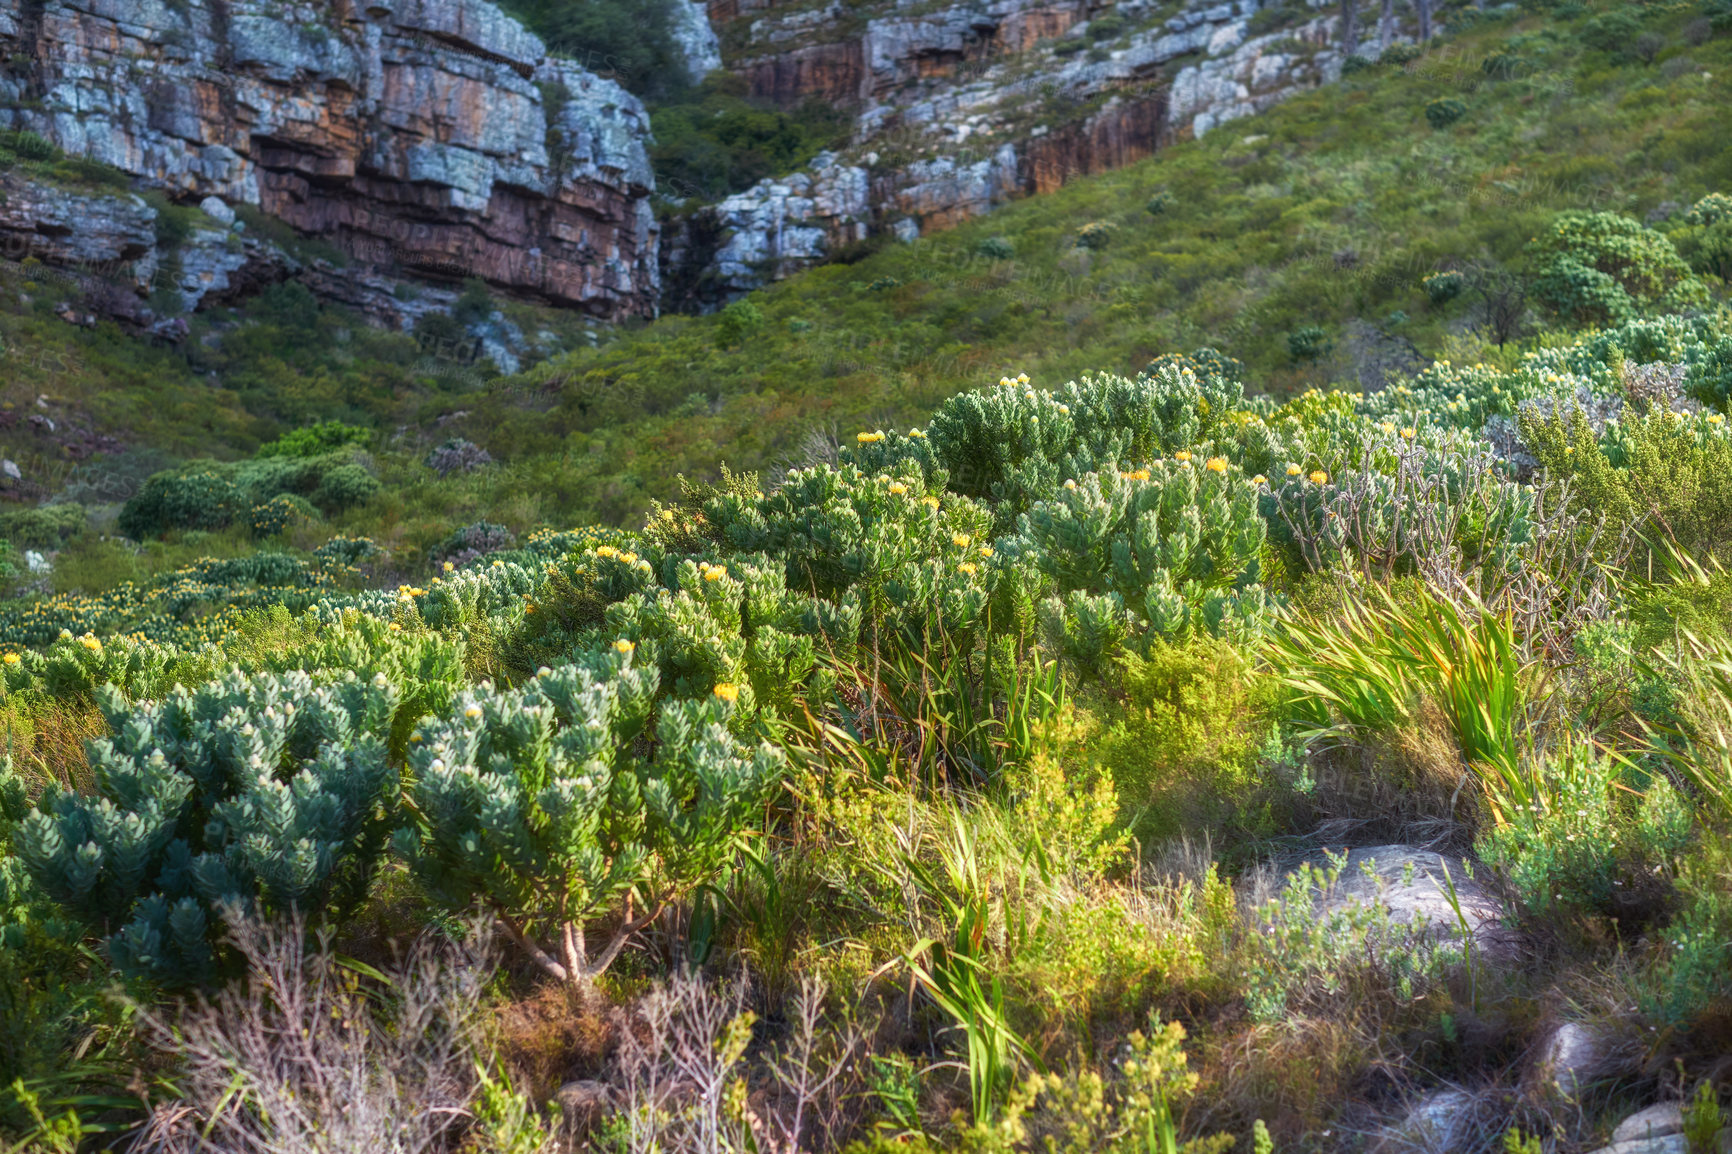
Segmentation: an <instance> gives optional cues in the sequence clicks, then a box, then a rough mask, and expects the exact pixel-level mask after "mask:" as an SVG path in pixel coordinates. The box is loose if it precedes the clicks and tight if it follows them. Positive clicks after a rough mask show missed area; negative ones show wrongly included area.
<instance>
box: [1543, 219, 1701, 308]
mask: <svg viewBox="0 0 1732 1154" xmlns="http://www.w3.org/2000/svg"><path fill="white" fill-rule="evenodd" d="M1527 254H1528V259H1529V261H1530V262H1531V263H1532V265H1533V269H1534V274H1535V275H1534V285H1533V287H1534V295H1535V296H1536V297H1537V298H1539V300H1540V302H1541V303H1542V304H1544V305H1546V306H1547V307H1548V308H1550V309H1552V310H1553V311H1554V312H1556V313H1558V314H1559V315H1560V316H1562V317H1564V318H1565V319H1566V320H1568V321H1571V322H1573V323H1576V324H1582V325H1587V324H1601V325H1611V324H1622V323H1624V322H1626V321H1629V320H1632V319H1634V318H1635V317H1636V316H1638V315H1639V314H1641V313H1643V312H1648V311H1653V310H1664V311H1669V312H1676V311H1679V310H1681V309H1683V308H1686V307H1689V306H1691V305H1696V304H1700V303H1702V302H1703V301H1704V300H1706V292H1705V290H1704V289H1703V287H1702V284H1701V282H1700V281H1698V280H1696V278H1695V277H1693V276H1691V275H1690V268H1689V266H1688V265H1686V264H1685V263H1684V261H1683V259H1682V258H1681V257H1679V255H1678V252H1677V250H1676V249H1674V248H1673V247H1672V244H1671V242H1670V241H1668V240H1667V239H1666V238H1665V237H1664V236H1662V235H1660V234H1659V233H1657V232H1655V231H1654V230H1652V229H1650V228H1645V227H1643V226H1642V225H1641V224H1638V223H1637V222H1635V221H1633V220H1630V219H1629V218H1628V217H1624V216H1619V215H1618V214H1617V213H1611V212H1566V213H1560V214H1559V215H1558V216H1557V218H1556V219H1555V220H1553V222H1552V224H1551V226H1550V227H1549V228H1547V229H1546V230H1545V231H1544V232H1542V233H1541V234H1540V235H1539V236H1537V237H1535V238H1534V239H1533V240H1531V241H1529V242H1528V245H1527Z"/></svg>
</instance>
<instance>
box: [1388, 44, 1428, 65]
mask: <svg viewBox="0 0 1732 1154" xmlns="http://www.w3.org/2000/svg"><path fill="white" fill-rule="evenodd" d="M1424 55H1425V49H1423V48H1421V47H1420V46H1419V45H1417V44H1413V43H1409V42H1405V41H1403V42H1401V43H1398V44H1391V45H1390V46H1389V47H1388V48H1385V49H1384V50H1383V51H1382V52H1379V53H1378V54H1377V62H1378V63H1379V64H1411V63H1413V62H1414V61H1415V60H1418V59H1419V58H1420V57H1421V56H1424Z"/></svg>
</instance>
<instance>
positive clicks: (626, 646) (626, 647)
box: [613, 637, 637, 653]
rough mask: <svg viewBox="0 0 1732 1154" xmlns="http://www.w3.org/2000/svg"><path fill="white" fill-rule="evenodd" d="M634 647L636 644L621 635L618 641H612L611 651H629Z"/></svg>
mask: <svg viewBox="0 0 1732 1154" xmlns="http://www.w3.org/2000/svg"><path fill="white" fill-rule="evenodd" d="M636 648H637V646H636V645H634V644H633V643H632V642H630V641H627V640H626V639H625V638H623V637H622V638H620V639H619V640H618V641H615V642H614V643H613V651H614V652H615V653H630V652H631V651H632V650H634V649H636Z"/></svg>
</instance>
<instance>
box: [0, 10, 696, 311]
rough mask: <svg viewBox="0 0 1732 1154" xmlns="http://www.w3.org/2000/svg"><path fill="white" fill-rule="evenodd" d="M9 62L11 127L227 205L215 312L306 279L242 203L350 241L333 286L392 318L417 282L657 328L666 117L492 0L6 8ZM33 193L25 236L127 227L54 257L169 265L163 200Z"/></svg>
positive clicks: (53, 251) (151, 267)
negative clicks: (660, 145) (631, 318)
mask: <svg viewBox="0 0 1732 1154" xmlns="http://www.w3.org/2000/svg"><path fill="white" fill-rule="evenodd" d="M694 35H695V33H694ZM697 39H699V40H701V37H697ZM701 48H702V45H701V44H699V45H697V49H701ZM0 52H3V53H4V54H5V55H6V56H7V57H8V59H9V61H10V65H9V67H8V68H7V69H5V70H4V71H0V126H3V127H6V128H9V129H12V130H15V131H30V132H35V133H37V134H39V135H41V136H43V137H46V138H47V139H48V140H50V141H52V142H53V143H54V144H56V145H58V146H59V147H60V148H61V149H63V150H64V151H65V152H67V153H69V154H71V155H73V156H76V157H86V158H89V159H92V160H98V161H102V162H105V163H107V164H110V165H113V166H115V167H116V168H118V169H120V170H121V171H123V172H125V173H127V174H129V175H130V176H132V177H134V178H135V180H136V183H137V184H138V185H139V186H140V187H142V188H155V189H161V190H164V191H165V192H166V193H168V194H169V195H170V196H171V197H173V198H174V199H176V200H179V201H183V202H194V203H196V202H200V201H206V203H210V204H212V205H213V207H214V210H215V215H214V216H213V217H212V219H213V220H215V221H216V222H217V225H216V227H214V228H212V229H207V230H200V234H199V235H195V236H194V237H191V238H186V239H187V240H190V241H191V244H190V246H188V245H186V243H185V241H183V242H182V247H183V249H184V250H185V251H183V252H182V253H179V254H177V264H178V265H179V267H180V272H179V274H178V275H179V276H180V278H181V280H182V281H183V282H185V283H182V284H179V285H177V287H180V288H181V289H182V290H183V293H185V294H186V295H188V296H190V297H191V298H192V303H193V304H197V303H199V302H200V301H202V300H204V299H205V294H204V292H203V291H202V290H201V286H203V287H204V288H210V289H219V290H220V287H221V286H219V284H218V282H219V281H220V282H223V283H224V284H227V283H232V281H233V279H234V278H236V277H240V278H243V279H244V278H245V277H247V276H279V277H280V276H282V275H289V274H290V273H294V272H298V271H299V270H298V266H295V265H294V262H289V261H287V258H282V257H281V254H277V256H275V257H272V256H270V255H269V254H268V253H267V252H265V248H266V247H268V246H262V245H260V244H259V243H258V242H256V241H254V240H251V239H250V238H237V239H230V236H229V235H228V232H229V230H228V229H227V228H226V226H225V223H224V219H223V218H224V212H223V209H224V206H225V205H236V204H245V205H253V206H256V207H258V208H259V209H260V210H262V211H263V212H265V213H268V214H270V215H272V216H275V217H278V218H280V219H281V220H283V221H286V222H288V223H289V224H290V225H292V226H293V227H294V228H295V229H296V230H297V231H299V232H300V233H302V234H303V235H306V236H311V237H317V238H322V239H324V240H326V241H328V242H330V243H331V244H332V245H334V246H335V247H336V248H337V249H338V250H339V251H340V252H342V253H343V254H344V255H345V256H346V257H347V261H346V263H345V264H344V265H342V266H339V267H327V268H325V269H324V270H323V271H322V273H321V276H322V277H323V280H322V281H321V282H320V283H321V284H322V285H323V287H324V288H325V289H326V290H327V291H330V292H335V293H337V294H338V295H344V294H347V295H348V296H349V297H351V298H352V299H351V300H350V302H349V303H354V304H358V305H360V306H362V307H365V308H368V309H369V311H372V312H374V313H375V315H379V316H381V318H383V319H389V318H390V314H391V313H392V312H393V308H392V306H391V305H390V303H389V300H390V297H391V295H392V294H391V293H390V291H389V287H390V285H391V283H392V280H393V278H395V277H397V276H400V275H411V276H414V277H417V278H420V279H424V280H430V281H434V282H439V281H446V282H456V281H458V280H461V279H462V278H464V277H467V276H479V277H481V278H483V279H485V280H486V281H488V282H489V283H490V284H491V285H493V286H495V287H497V288H499V289H501V290H504V291H506V292H509V293H513V294H516V295H520V296H525V297H531V298H538V299H541V300H545V301H548V302H551V303H555V304H560V305H568V306H575V307H578V308H582V309H584V310H586V311H587V312H589V313H591V314H593V315H596V316H599V317H606V318H618V317H622V316H626V315H631V314H638V315H650V314H653V313H654V312H655V309H656V303H657V299H658V295H659V285H658V262H657V251H658V229H657V224H656V220H655V217H654V214H653V213H652V212H651V210H650V205H649V200H648V198H649V194H650V192H651V190H652V188H653V185H654V179H653V176H652V174H651V172H650V167H649V163H648V160H647V157H646V154H645V150H644V142H645V140H646V138H647V136H648V118H647V115H646V114H645V111H644V109H643V107H642V105H641V104H640V103H639V102H638V100H637V99H636V98H635V97H633V96H631V95H630V94H629V93H627V92H625V91H624V90H622V89H621V88H620V87H619V86H618V85H616V84H614V83H613V82H612V81H608V80H603V79H601V78H599V77H597V76H595V75H593V74H591V73H589V72H586V71H584V70H583V69H582V68H579V67H577V66H576V65H574V64H572V63H570V62H568V61H563V60H558V59H553V58H550V57H548V55H547V53H546V50H545V48H544V47H543V45H542V43H541V41H540V40H538V39H537V38H536V37H535V36H533V35H531V34H530V33H529V32H527V31H526V30H525V29H524V28H523V27H522V26H521V25H520V24H518V23H517V22H516V21H515V20H512V19H510V18H509V17H507V16H505V15H504V14H503V13H501V12H500V11H499V9H497V8H495V7H494V6H493V5H492V4H490V3H487V2H485V0H0ZM13 192H14V195H12V196H9V206H8V208H7V210H6V212H5V214H4V215H3V217H0V232H7V233H8V234H9V235H34V236H36V237H39V238H44V239H45V240H47V239H52V236H53V234H54V233H55V232H56V230H57V228H59V227H60V226H58V225H56V224H55V223H54V221H53V214H54V213H56V212H59V213H62V214H64V213H66V212H68V211H75V212H77V213H83V212H85V211H87V210H88V211H99V213H101V214H105V215H102V219H104V220H107V219H112V220H113V221H114V222H115V224H114V227H113V228H94V229H83V226H82V225H75V226H74V230H73V231H74V232H77V231H80V230H81V229H83V231H86V232H89V233H90V235H89V236H87V237H85V238H83V239H82V240H78V241H77V242H76V243H74V242H70V241H69V242H63V243H59V244H58V245H56V244H53V243H39V242H34V241H33V242H31V244H32V247H33V249H35V250H39V251H40V252H42V253H43V254H45V256H44V259H49V260H51V261H52V260H55V259H59V260H62V261H79V260H85V259H96V260H99V261H101V260H111V259H115V258H118V257H120V256H122V255H123V254H126V253H133V254H134V257H133V259H135V260H138V261H143V262H144V263H143V264H140V265H138V266H137V267H136V269H135V270H134V273H133V275H134V276H135V277H136V275H137V274H138V273H143V274H145V275H147V276H148V275H151V274H153V273H154V272H155V264H156V262H158V260H159V256H160V254H158V253H157V252H156V250H155V248H154V246H153V247H152V249H151V251H150V252H148V253H144V254H137V253H136V252H135V250H136V249H137V247H138V245H139V244H140V243H141V241H140V239H139V238H140V237H141V236H142V235H143V234H144V233H148V232H150V231H151V230H150V228H149V224H150V220H151V219H152V218H154V216H155V214H154V213H153V212H152V211H151V210H149V209H148V207H147V206H144V205H142V204H141V203H139V202H137V201H136V200H129V199H128V198H125V197H109V198H106V199H104V198H103V197H100V196H98V197H95V198H94V199H92V198H90V197H86V198H85V199H84V201H79V200H78V199H77V197H78V196H79V195H81V194H76V193H69V192H55V191H52V190H40V189H39V190H37V191H36V192H34V193H32V194H30V195H23V193H22V190H21V189H15V190H13ZM69 197H70V198H72V199H70V200H69V199H68V198H69ZM211 197H215V198H216V200H215V201H209V200H207V198H211ZM86 202H88V203H86ZM110 202H112V203H110ZM78 204H84V205H85V207H84V208H77V207H76V206H77V205H78ZM32 205H34V206H36V208H37V211H36V213H35V215H34V217H33V216H32V211H31V208H30V206H32ZM91 206H95V207H94V209H92V208H91ZM141 214H142V215H141ZM135 218H137V219H135ZM140 219H142V220H143V222H144V223H143V224H140V223H139V220H140ZM141 229H142V230H143V231H142V232H141ZM205 232H208V233H210V236H208V237H206V236H204V235H203V233H205ZM105 236H106V237H108V238H109V239H107V240H104V239H102V238H103V237H105ZM80 244H82V245H83V247H84V248H85V249H88V250H90V251H89V252H86V253H84V254H83V255H80V254H79V252H78V245H80ZM200 254H205V255H203V256H201V255H200ZM189 257H191V259H190V261H189V259H188V258H189ZM189 263H190V265H191V266H192V271H191V272H190V273H188V271H187V267H188V265H189ZM291 266H293V267H291ZM249 268H251V269H252V272H251V273H249V272H248V271H247V270H248V269H249ZM189 276H190V277H191V280H190V281H188V280H187V278H188V277H189ZM219 295H220V291H219Z"/></svg>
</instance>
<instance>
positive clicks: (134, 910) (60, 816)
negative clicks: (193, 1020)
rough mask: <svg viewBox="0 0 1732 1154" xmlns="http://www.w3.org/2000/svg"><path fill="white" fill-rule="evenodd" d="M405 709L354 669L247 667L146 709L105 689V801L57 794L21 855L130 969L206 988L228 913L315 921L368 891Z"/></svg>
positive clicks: (384, 683)
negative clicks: (391, 746) (312, 673)
mask: <svg viewBox="0 0 1732 1154" xmlns="http://www.w3.org/2000/svg"><path fill="white" fill-rule="evenodd" d="M396 700H397V692H396V689H395V688H394V687H393V686H392V685H391V683H390V680H389V679H388V678H386V677H384V676H383V675H379V676H376V677H375V678H373V679H372V680H371V681H362V680H359V679H358V678H356V677H355V676H354V675H353V674H352V673H351V674H350V675H349V676H348V677H347V678H345V679H344V680H342V681H339V682H336V683H335V684H332V685H328V686H324V687H320V688H315V687H314V685H313V683H312V680H311V678H309V677H308V675H307V674H305V673H289V674H285V675H283V676H282V677H278V676H276V675H273V674H268V673H265V674H253V675H251V676H247V675H243V674H240V673H238V672H237V673H234V674H231V675H230V676H228V677H227V678H224V679H223V680H221V681H217V682H212V683H209V684H206V685H203V686H201V687H199V688H198V689H194V690H187V689H182V688H179V687H177V688H176V689H174V690H173V691H172V692H170V693H169V694H167V695H166V696H165V697H164V698H163V699H162V700H161V701H160V702H157V703H153V704H146V705H140V706H136V707H128V706H127V705H126V703H125V701H124V699H123V698H122V697H121V696H120V694H119V693H118V692H117V691H116V690H114V689H113V688H112V687H105V688H104V689H102V690H100V691H99V701H100V702H101V704H102V706H103V710H104V712H105V714H106V715H107V717H108V722H109V726H110V729H111V731H112V736H111V737H109V738H106V739H103V740H100V741H97V742H94V743H92V745H91V750H90V756H91V768H92V769H93V771H94V773H95V777H96V783H97V791H98V792H97V795H96V796H94V797H90V796H84V795H81V794H77V793H70V792H64V791H62V790H60V789H58V788H56V787H53V786H50V788H49V789H48V791H47V792H46V793H44V794H43V796H42V797H41V798H40V799H39V800H38V802H37V804H36V807H35V809H34V811H33V812H32V813H30V814H29V815H28V816H27V817H25V818H24V820H23V822H22V824H21V825H20V826H19V828H18V831H17V835H16V838H17V849H18V854H19V857H20V858H21V859H22V860H23V862H24V864H25V865H26V867H27V868H28V869H29V871H30V875H31V877H32V878H33V879H34V880H35V882H36V884H37V885H38V886H40V887H41V888H42V890H43V892H44V893H46V894H47V895H48V896H49V897H50V898H52V899H53V900H54V901H55V902H57V903H58V904H59V905H61V906H62V907H63V908H65V909H66V910H67V911H68V912H69V913H71V914H74V915H75V916H77V917H79V918H82V919H84V920H85V921H86V922H88V923H89V924H90V925H91V926H92V927H94V928H95V929H96V930H97V931H98V932H99V933H100V934H102V935H103V936H104V937H105V939H106V946H107V950H108V954H109V957H110V959H111V960H112V961H113V962H114V964H115V965H116V966H117V967H118V968H119V969H121V970H122V971H125V972H128V973H134V974H140V975H145V976H149V977H152V978H155V979H157V980H159V981H164V982H169V983H186V982H198V981H203V980H205V979H207V978H209V977H210V976H211V975H212V973H213V972H214V970H215V968H216V966H217V963H218V957H217V952H216V948H215V946H214V944H213V943H214V937H215V930H216V928H217V923H218V920H219V917H220V913H221V911H222V909H223V908H224V907H225V906H228V905H231V904H232V905H235V906H238V907H240V908H242V909H251V908H253V907H255V906H259V905H263V906H264V907H265V908H267V909H271V910H286V909H288V908H290V907H291V906H292V907H295V908H298V909H300V910H301V911H303V912H305V913H309V914H320V913H323V912H324V911H326V910H328V909H332V908H338V909H340V908H343V907H346V906H348V905H351V904H352V903H354V902H355V901H358V900H359V899H360V898H361V897H362V896H364V894H365V892H366V886H367V883H368V881H369V880H370V879H371V877H372V875H373V872H374V870H375V869H376V868H377V865H378V863H379V860H380V857H381V855H382V852H383V850H384V846H385V839H386V838H387V836H388V835H389V830H390V826H391V824H392V821H393V814H394V812H395V807H396V786H397V778H396V773H395V771H394V770H392V769H391V768H390V766H389V765H388V763H387V760H386V746H385V741H384V739H383V737H382V736H381V735H382V734H383V733H385V732H386V731H387V730H388V723H389V719H390V716H391V713H392V710H393V708H394V706H395V704H396Z"/></svg>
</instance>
